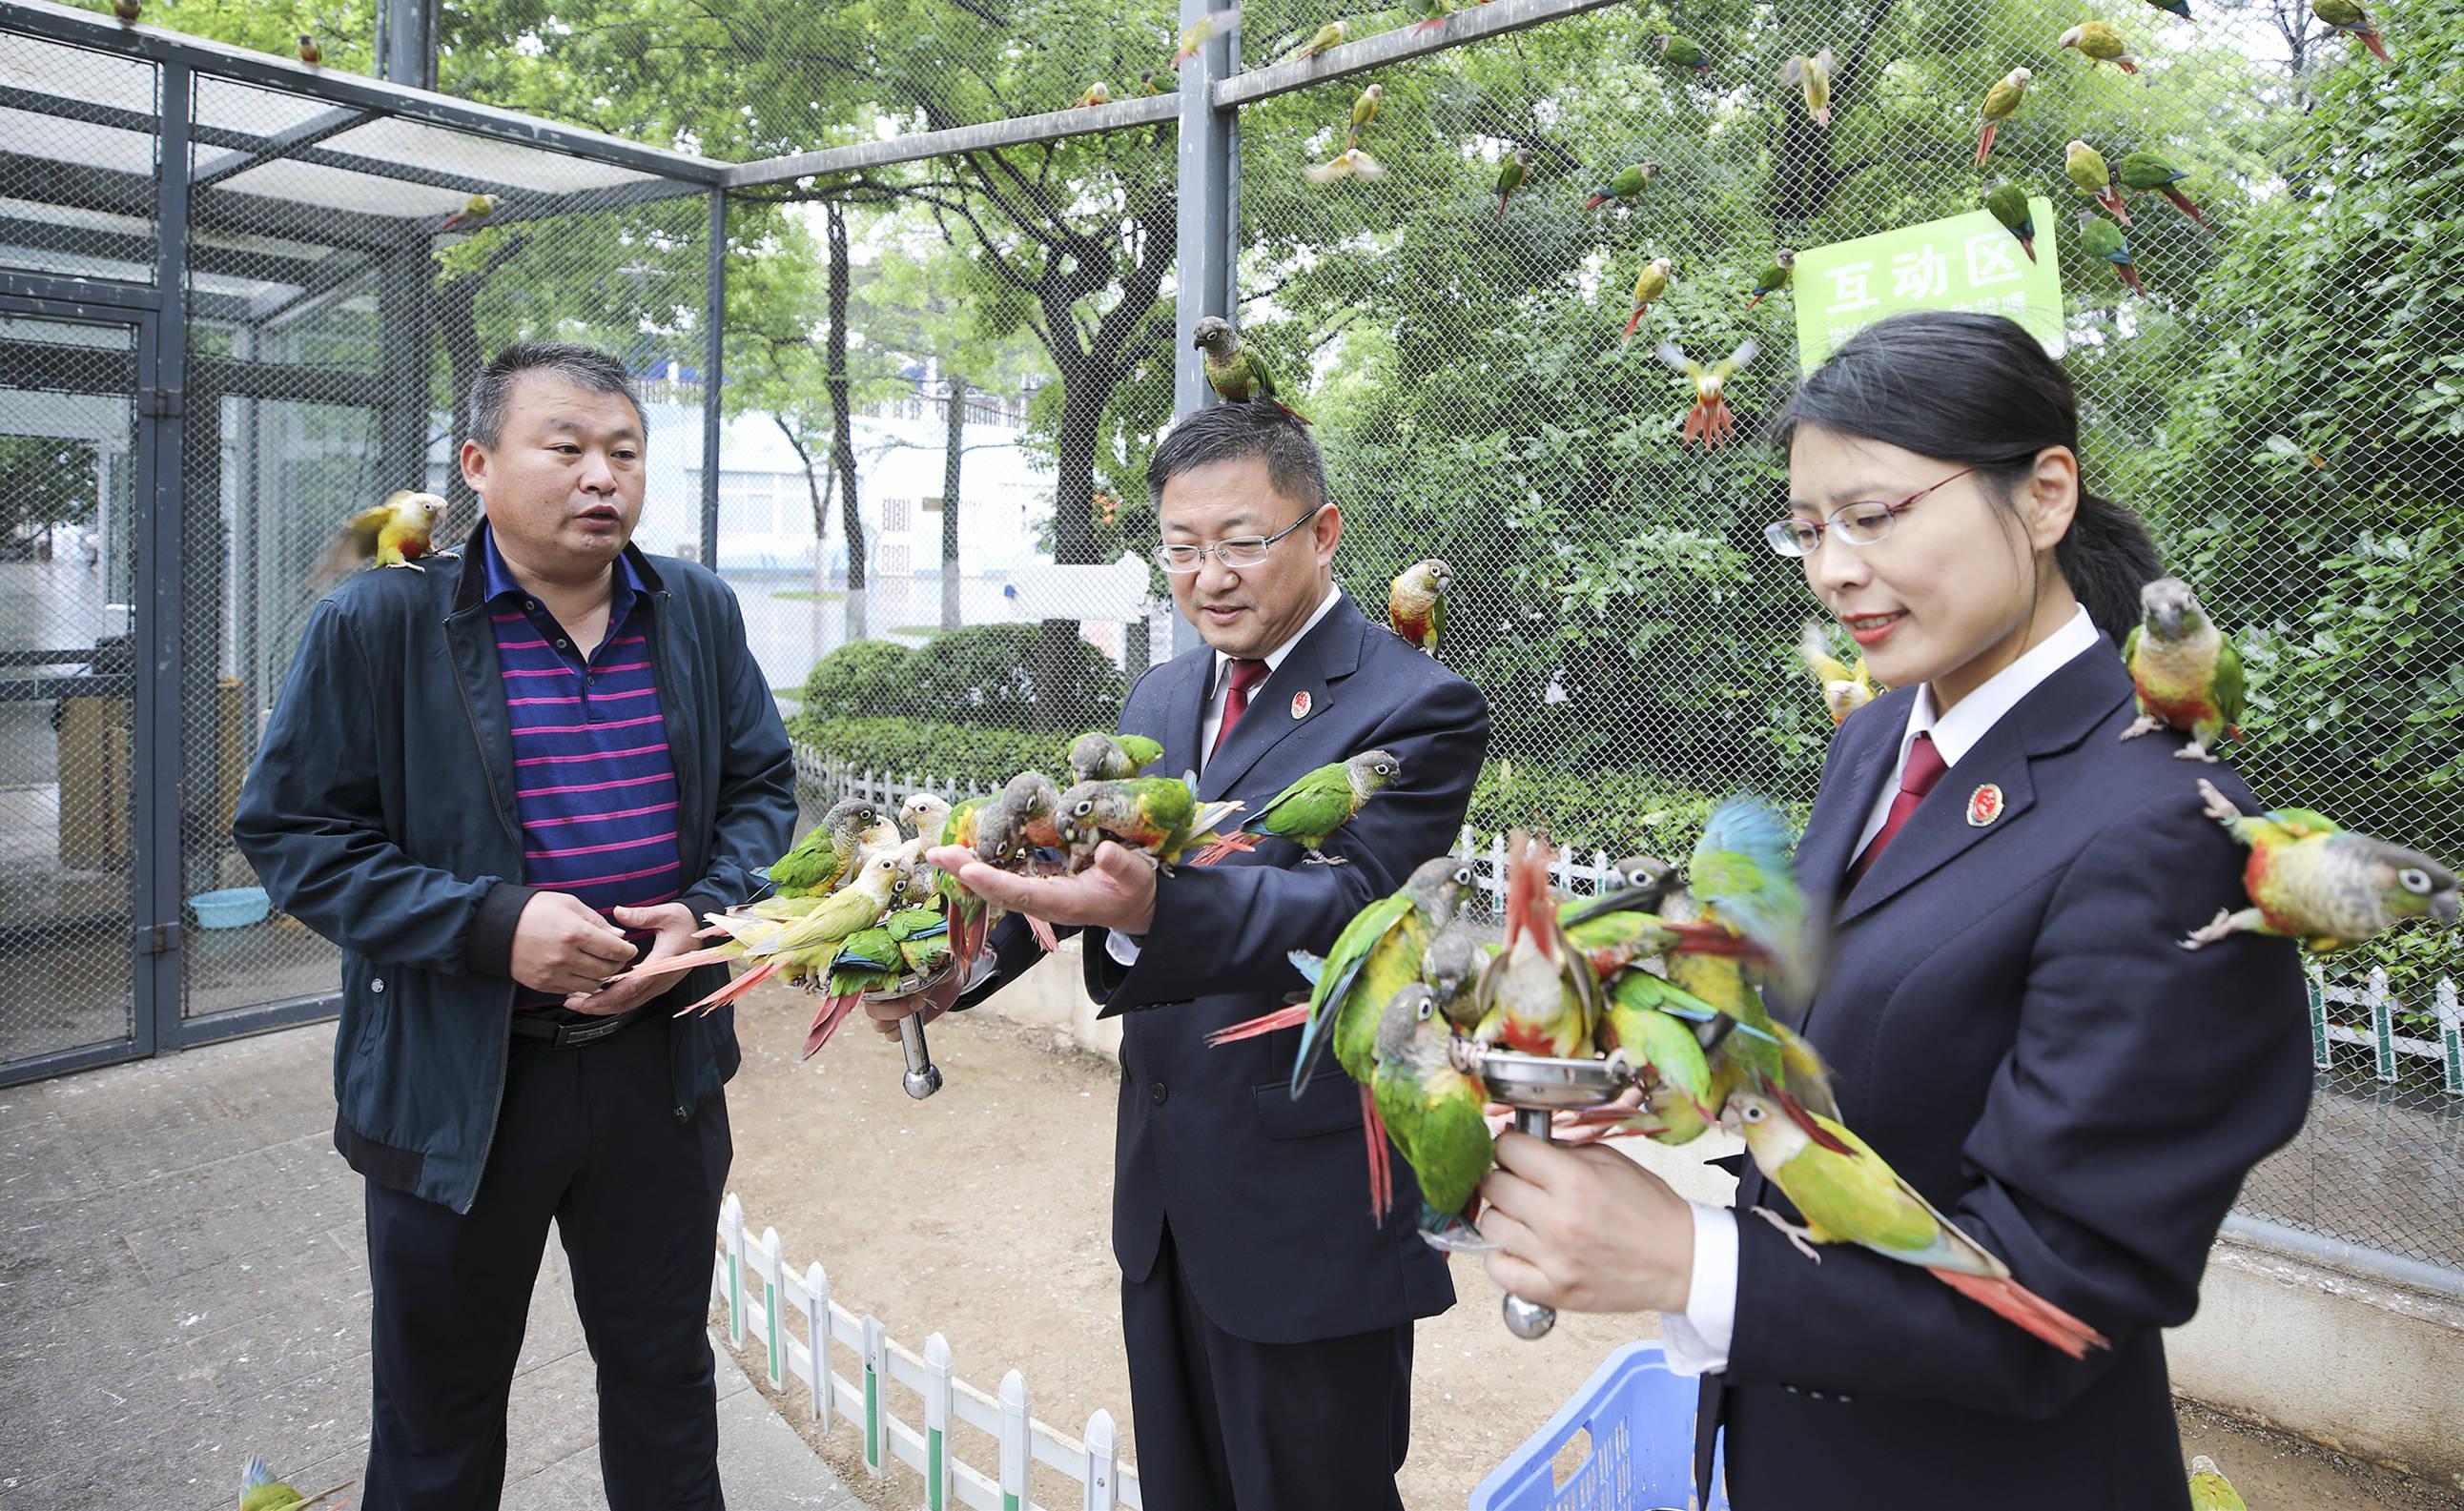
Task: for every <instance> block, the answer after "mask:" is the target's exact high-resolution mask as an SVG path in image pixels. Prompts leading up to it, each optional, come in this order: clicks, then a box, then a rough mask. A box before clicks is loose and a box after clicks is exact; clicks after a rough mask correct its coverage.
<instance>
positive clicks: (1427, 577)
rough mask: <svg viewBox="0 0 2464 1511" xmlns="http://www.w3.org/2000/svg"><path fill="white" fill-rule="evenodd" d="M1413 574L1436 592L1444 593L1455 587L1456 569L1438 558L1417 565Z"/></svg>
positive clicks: (1413, 569)
mask: <svg viewBox="0 0 2464 1511" xmlns="http://www.w3.org/2000/svg"><path fill="white" fill-rule="evenodd" d="M1412 572H1413V575H1414V576H1416V577H1418V578H1419V579H1420V580H1421V581H1422V582H1424V583H1426V584H1427V585H1428V586H1429V587H1430V588H1431V589H1432V590H1434V591H1436V592H1440V593H1442V592H1444V591H1445V590H1446V589H1448V588H1450V587H1452V586H1454V585H1455V569H1454V568H1453V567H1450V566H1448V565H1446V564H1445V562H1443V561H1441V560H1440V559H1439V558H1436V557H1431V558H1428V559H1427V560H1426V561H1422V562H1420V563H1419V564H1418V565H1416V566H1415V567H1413V568H1412Z"/></svg>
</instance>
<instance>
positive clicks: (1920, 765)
mask: <svg viewBox="0 0 2464 1511" xmlns="http://www.w3.org/2000/svg"><path fill="white" fill-rule="evenodd" d="M1948 770H1950V768H1949V767H1948V766H1947V765H1945V764H1944V762H1943V758H1942V752H1940V751H1938V750H1936V749H1934V743H1933V736H1932V735H1931V734H1920V735H1918V736H1917V737H1916V738H1915V739H1914V740H1911V741H1910V742H1909V743H1908V759H1907V764H1906V765H1904V766H1903V767H1902V768H1901V770H1900V790H1899V792H1898V794H1897V795H1896V796H1894V797H1893V798H1892V799H1891V811H1890V812H1889V813H1886V814H1884V815H1883V816H1882V826H1881V828H1880V829H1879V830H1877V831H1875V834H1874V843H1871V844H1869V845H1867V846H1865V853H1864V854H1862V855H1860V856H1859V857H1857V864H1856V865H1851V866H1850V867H1848V885H1849V886H1851V887H1854V886H1856V885H1857V883H1858V882H1859V880H1860V879H1861V878H1862V877H1863V876H1864V874H1865V873H1866V871H1868V870H1870V869H1872V867H1873V865H1874V858H1875V857H1876V856H1878V855H1880V854H1881V853H1882V846H1884V845H1886V844H1888V843H1891V837H1892V836H1893V835H1895V834H1897V833H1899V832H1900V825H1902V824H1903V823H1905V822H1907V821H1908V815H1909V814H1912V813H1914V812H1916V811H1917V804H1918V803H1921V802H1923V801H1925V794H1926V793H1929V792H1931V791H1933V784H1934V783H1935V782H1938V781H1940V780H1942V774H1943V773H1944V772H1947V771H1948Z"/></svg>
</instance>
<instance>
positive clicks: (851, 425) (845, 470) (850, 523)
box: [825, 200, 865, 600]
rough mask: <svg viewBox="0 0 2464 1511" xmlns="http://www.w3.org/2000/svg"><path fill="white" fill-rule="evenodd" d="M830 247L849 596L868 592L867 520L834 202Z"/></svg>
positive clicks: (834, 388) (837, 458) (837, 447)
mask: <svg viewBox="0 0 2464 1511" xmlns="http://www.w3.org/2000/svg"><path fill="white" fill-rule="evenodd" d="M828 220H829V246H830V337H829V345H828V347H827V348H826V349H825V350H826V355H827V356H828V358H829V373H828V377H827V379H826V380H825V383H826V386H827V388H828V391H829V399H830V458H831V463H832V466H833V468H834V469H835V470H836V471H837V473H838V485H839V518H840V520H841V521H842V522H843V523H844V524H845V525H846V527H847V595H848V597H849V599H850V600H852V599H853V598H854V596H855V595H857V594H859V593H862V592H863V591H864V583H865V577H864V516H863V515H861V514H860V513H858V511H857V508H856V493H855V416H854V414H853V413H852V412H851V411H850V410H849V408H848V400H847V394H848V391H849V389H851V388H852V387H853V386H854V385H853V384H852V383H849V382H848V380H847V211H846V210H845V209H844V208H841V207H840V205H839V204H838V202H837V201H836V200H832V201H831V202H830V203H829V207H828Z"/></svg>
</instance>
